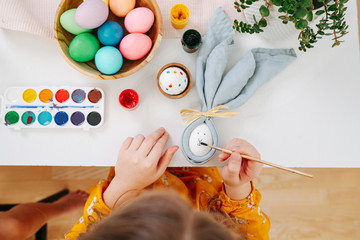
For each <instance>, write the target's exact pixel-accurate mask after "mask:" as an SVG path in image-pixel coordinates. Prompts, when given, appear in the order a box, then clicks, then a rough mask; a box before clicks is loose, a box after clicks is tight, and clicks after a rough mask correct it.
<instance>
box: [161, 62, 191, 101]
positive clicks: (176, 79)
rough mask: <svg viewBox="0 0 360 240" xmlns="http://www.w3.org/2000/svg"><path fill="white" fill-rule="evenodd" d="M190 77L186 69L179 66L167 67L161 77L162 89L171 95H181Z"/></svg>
mask: <svg viewBox="0 0 360 240" xmlns="http://www.w3.org/2000/svg"><path fill="white" fill-rule="evenodd" d="M188 84H189V79H188V78H187V75H186V73H185V71H184V70H183V69H181V68H178V67H168V68H166V69H165V70H164V71H163V72H162V73H161V74H160V77H159V85H160V87H161V89H162V90H163V91H164V92H165V93H167V94H169V95H179V94H181V93H182V92H184V91H185V89H186V87H187V86H188Z"/></svg>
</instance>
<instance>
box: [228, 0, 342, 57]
mask: <svg viewBox="0 0 360 240" xmlns="http://www.w3.org/2000/svg"><path fill="white" fill-rule="evenodd" d="M255 2H259V0H235V2H234V7H235V9H236V10H237V11H238V12H241V11H242V10H245V9H247V8H249V7H250V6H251V5H252V4H253V3H255ZM347 2H348V0H331V1H329V0H262V3H263V4H261V6H260V7H259V8H258V12H259V17H256V16H255V15H253V20H254V21H253V23H252V24H249V23H246V22H243V21H238V20H236V19H235V20H234V25H233V28H234V29H235V30H236V31H238V32H241V33H250V34H253V33H261V32H263V31H264V30H263V29H265V28H266V27H267V25H268V22H267V19H268V18H269V16H270V15H271V14H273V12H272V11H270V9H271V8H272V7H273V6H276V7H277V12H278V13H279V16H278V17H277V18H278V20H279V21H281V22H282V23H283V24H289V23H290V22H291V23H292V24H293V25H294V27H295V29H297V30H298V31H300V32H299V35H298V40H299V44H300V46H299V50H300V51H304V52H306V50H307V49H310V48H313V47H314V43H316V42H317V40H318V39H321V38H322V37H323V36H328V35H331V36H332V37H333V38H332V40H333V45H332V47H334V46H339V45H340V43H341V42H343V41H342V40H341V38H342V37H343V36H344V35H345V34H347V33H348V32H347V29H348V27H349V25H347V23H346V21H345V20H344V16H345V12H346V9H347V7H346V6H345V4H346V3H347ZM256 4H258V3H256ZM315 16H317V17H318V18H319V19H320V20H319V21H318V23H317V24H316V25H315V27H314V28H312V27H311V26H310V24H309V23H310V22H311V21H313V19H314V17H315Z"/></svg>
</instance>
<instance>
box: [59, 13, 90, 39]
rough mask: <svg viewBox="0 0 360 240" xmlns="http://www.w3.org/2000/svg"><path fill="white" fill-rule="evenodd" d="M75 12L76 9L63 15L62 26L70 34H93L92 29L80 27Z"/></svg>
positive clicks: (61, 18)
mask: <svg viewBox="0 0 360 240" xmlns="http://www.w3.org/2000/svg"><path fill="white" fill-rule="evenodd" d="M75 12H76V8H73V9H70V10H67V11H66V12H64V13H63V14H61V17H60V24H61V26H62V27H63V28H64V29H65V30H66V31H68V32H69V33H72V34H74V35H78V34H80V33H84V32H91V30H92V29H85V28H82V27H80V26H79V25H77V24H76V22H75Z"/></svg>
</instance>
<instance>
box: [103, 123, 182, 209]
mask: <svg viewBox="0 0 360 240" xmlns="http://www.w3.org/2000/svg"><path fill="white" fill-rule="evenodd" d="M168 139H169V134H168V133H167V132H166V131H165V129H164V128H159V129H158V130H156V131H155V132H153V133H151V134H150V135H149V136H148V137H146V138H145V137H144V136H143V135H140V134H139V135H137V136H136V137H135V138H130V137H129V138H127V139H126V140H125V141H124V143H123V144H122V146H121V149H120V152H119V156H118V160H117V162H116V165H115V177H114V178H113V180H112V181H111V183H110V185H109V187H108V188H107V189H106V191H105V192H104V201H105V203H106V204H107V205H108V206H109V207H111V206H113V205H114V204H115V203H116V200H117V199H119V198H120V197H121V196H122V194H125V193H127V192H129V191H133V190H135V191H139V190H142V189H144V188H145V187H147V186H149V185H150V184H152V183H154V182H155V181H156V180H157V179H158V178H159V177H160V176H161V175H162V174H163V173H164V172H165V170H166V168H167V166H168V165H169V163H170V161H171V159H172V157H173V156H174V154H175V152H176V151H177V150H178V149H179V147H178V146H172V147H170V148H169V149H167V150H166V151H165V153H164V154H163V155H161V154H162V152H163V150H164V148H165V145H166V143H167V141H168Z"/></svg>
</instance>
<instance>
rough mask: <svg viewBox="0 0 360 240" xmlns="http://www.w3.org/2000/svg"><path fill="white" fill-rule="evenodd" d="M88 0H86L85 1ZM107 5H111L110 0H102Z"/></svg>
mask: <svg viewBox="0 0 360 240" xmlns="http://www.w3.org/2000/svg"><path fill="white" fill-rule="evenodd" d="M85 1H86V0H84V2H85ZM102 1H103V2H104V3H105V4H106V5H107V6H109V0H102Z"/></svg>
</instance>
